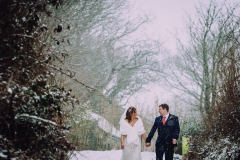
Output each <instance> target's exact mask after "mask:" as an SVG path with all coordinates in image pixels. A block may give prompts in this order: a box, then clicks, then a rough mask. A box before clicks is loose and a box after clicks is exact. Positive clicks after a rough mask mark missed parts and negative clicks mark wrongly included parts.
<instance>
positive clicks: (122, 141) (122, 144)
mask: <svg viewBox="0 0 240 160" xmlns="http://www.w3.org/2000/svg"><path fill="white" fill-rule="evenodd" d="M121 148H122V149H124V135H122V134H121Z"/></svg>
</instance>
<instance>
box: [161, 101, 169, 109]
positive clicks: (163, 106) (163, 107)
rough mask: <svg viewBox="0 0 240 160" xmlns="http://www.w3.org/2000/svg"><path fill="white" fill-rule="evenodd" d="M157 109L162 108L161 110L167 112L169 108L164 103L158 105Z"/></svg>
mask: <svg viewBox="0 0 240 160" xmlns="http://www.w3.org/2000/svg"><path fill="white" fill-rule="evenodd" d="M159 107H162V109H166V110H167V111H169V107H168V105H167V104H166V103H163V104H160V105H159Z"/></svg>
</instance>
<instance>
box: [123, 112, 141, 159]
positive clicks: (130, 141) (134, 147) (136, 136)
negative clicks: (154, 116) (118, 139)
mask: <svg viewBox="0 0 240 160" xmlns="http://www.w3.org/2000/svg"><path fill="white" fill-rule="evenodd" d="M137 118H138V120H137V122H136V123H135V124H134V126H133V127H132V126H131V125H130V124H129V123H128V122H126V121H125V120H122V121H121V122H120V133H121V134H122V135H124V149H123V150H122V159H121V160H142V158H141V135H142V134H143V133H145V130H144V127H143V123H142V120H141V118H140V117H138V116H137Z"/></svg>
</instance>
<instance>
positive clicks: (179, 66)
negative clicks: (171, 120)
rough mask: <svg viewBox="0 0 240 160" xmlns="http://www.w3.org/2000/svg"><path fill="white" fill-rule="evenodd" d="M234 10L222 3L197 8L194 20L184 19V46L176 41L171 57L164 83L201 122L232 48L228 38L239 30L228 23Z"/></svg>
mask: <svg viewBox="0 0 240 160" xmlns="http://www.w3.org/2000/svg"><path fill="white" fill-rule="evenodd" d="M238 8H239V6H238V5H235V6H234V7H233V8H230V7H228V6H227V4H226V3H222V4H218V3H217V2H216V1H213V0H212V1H210V3H209V5H208V6H204V5H203V4H200V7H198V8H196V9H197V20H194V19H193V18H191V17H190V16H188V20H187V23H186V29H187V34H188V36H189V41H188V44H187V45H186V44H184V42H182V41H181V39H180V38H178V39H177V41H178V46H179V48H178V53H179V54H178V55H177V56H175V57H171V62H170V63H171V67H170V68H169V70H168V71H167V72H168V73H166V74H167V75H169V77H168V78H167V82H168V83H169V84H170V85H171V86H172V87H173V88H175V89H177V90H180V91H182V92H183V93H185V97H184V98H185V101H186V102H188V103H190V104H191V105H193V106H195V107H196V108H197V109H199V110H200V111H201V114H202V118H204V117H205V116H206V115H208V114H209V113H210V111H211V106H213V105H214V104H215V97H216V90H217V89H218V88H217V85H218V84H219V83H221V82H219V81H218V74H217V69H218V67H219V65H220V63H219V62H220V61H222V60H223V59H225V58H226V55H227V53H228V51H229V50H230V49H231V48H232V47H233V43H232V39H231V38H230V36H231V35H232V33H235V32H236V31H237V30H238V29H239V24H238V23H237V22H234V21H232V19H233V15H234V13H235V12H236V11H237V9H238ZM227 11H228V12H227ZM226 12H227V14H226ZM184 98H183V96H182V99H184ZM186 99H188V100H186Z"/></svg>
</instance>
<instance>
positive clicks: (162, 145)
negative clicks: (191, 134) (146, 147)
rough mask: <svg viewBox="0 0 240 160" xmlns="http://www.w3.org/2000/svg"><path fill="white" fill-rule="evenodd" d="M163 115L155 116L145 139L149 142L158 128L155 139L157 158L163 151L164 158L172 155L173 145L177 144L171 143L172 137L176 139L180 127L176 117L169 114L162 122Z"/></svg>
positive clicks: (167, 158)
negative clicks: (164, 121) (164, 122)
mask: <svg viewBox="0 0 240 160" xmlns="http://www.w3.org/2000/svg"><path fill="white" fill-rule="evenodd" d="M162 119H163V116H159V117H156V119H155V122H154V124H153V126H152V129H151V131H150V133H149V134H148V137H147V139H146V143H151V139H152V137H153V135H154V133H155V131H156V130H157V129H158V137H157V141H156V144H155V146H156V155H157V160H162V155H163V154H164V153H165V159H166V160H171V159H172V157H173V152H174V147H175V146H177V145H176V144H173V143H172V141H173V139H176V140H178V136H179V132H180V127H179V121H178V117H177V116H175V115H172V114H169V116H168V119H167V121H166V124H165V125H163V123H162Z"/></svg>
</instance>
